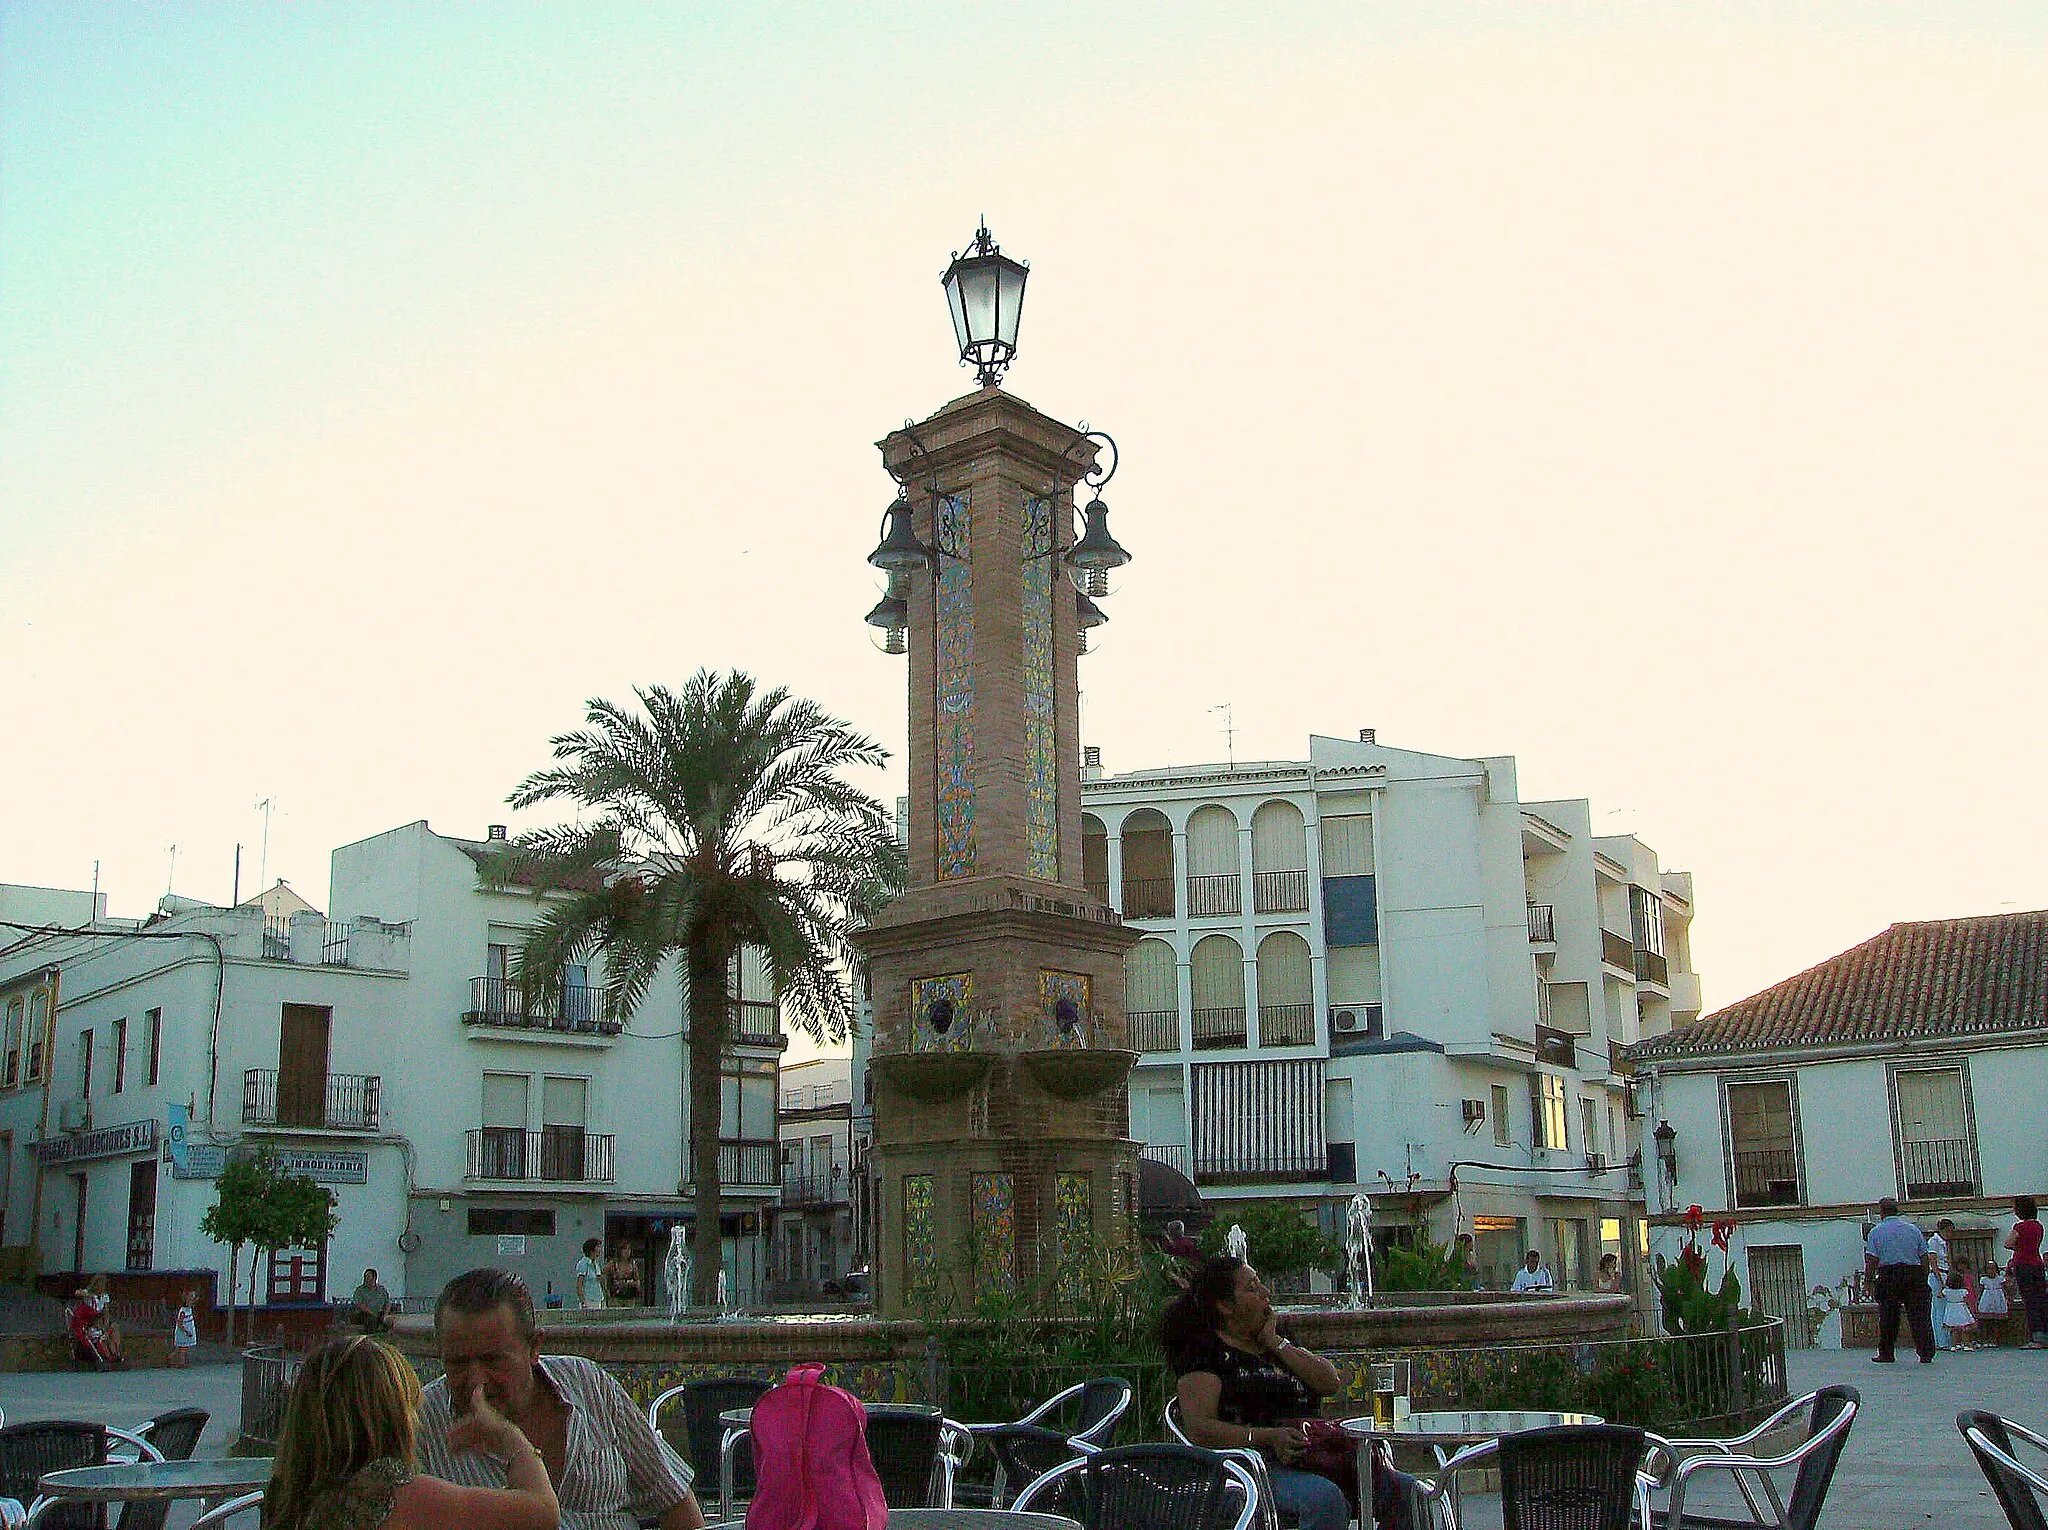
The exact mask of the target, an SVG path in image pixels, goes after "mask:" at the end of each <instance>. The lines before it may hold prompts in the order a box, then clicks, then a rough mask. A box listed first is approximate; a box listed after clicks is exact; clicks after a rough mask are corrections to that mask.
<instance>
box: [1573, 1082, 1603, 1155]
mask: <svg viewBox="0 0 2048 1530" xmlns="http://www.w3.org/2000/svg"><path fill="white" fill-rule="evenodd" d="M1579 1144H1580V1146H1582V1147H1584V1148H1585V1150H1586V1156H1587V1157H1588V1158H1603V1157H1605V1156H1606V1154H1605V1152H1604V1151H1603V1150H1602V1148H1601V1146H1600V1102H1599V1101H1598V1100H1591V1099H1587V1098H1586V1097H1585V1096H1583V1095H1582V1096H1580V1098H1579Z"/></svg>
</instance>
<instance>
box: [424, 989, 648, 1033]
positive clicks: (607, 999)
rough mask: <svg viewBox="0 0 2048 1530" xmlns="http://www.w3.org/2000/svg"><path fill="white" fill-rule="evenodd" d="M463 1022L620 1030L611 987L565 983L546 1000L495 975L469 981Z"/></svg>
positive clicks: (515, 1027) (508, 1026) (563, 1029)
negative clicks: (466, 1007)
mask: <svg viewBox="0 0 2048 1530" xmlns="http://www.w3.org/2000/svg"><path fill="white" fill-rule="evenodd" d="M462 1023H463V1024H464V1025H488V1026H495V1027H500V1028H504V1029H508V1030H517V1031H554V1032H557V1033H564V1032H566V1033H568V1034H571V1035H577V1036H616V1035H618V1034H619V1029H620V1026H619V1019H618V1013H617V1007H616V1006H615V1005H614V1004H613V1003H612V999H611V990H609V989H606V988H593V987H590V986H587V985H585V984H581V983H572V984H565V985H564V986H563V987H562V988H560V989H558V990H556V992H555V993H554V994H553V995H551V996H550V997H549V998H548V999H545V1000H544V999H542V998H541V996H539V995H538V994H529V993H527V992H526V991H525V990H524V989H523V988H521V987H520V986H519V985H518V984H517V983H515V982H513V981H512V980H511V979H510V978H494V977H480V978H471V979H470V980H469V1008H468V1010H467V1011H465V1012H464V1014H463V1016H462Z"/></svg>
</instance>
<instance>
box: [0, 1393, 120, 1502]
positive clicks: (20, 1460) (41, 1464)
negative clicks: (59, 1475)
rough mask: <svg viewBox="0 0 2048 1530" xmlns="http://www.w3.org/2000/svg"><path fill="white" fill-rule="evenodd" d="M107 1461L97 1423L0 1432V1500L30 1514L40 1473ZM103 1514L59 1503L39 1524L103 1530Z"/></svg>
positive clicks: (47, 1423)
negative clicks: (7, 1500)
mask: <svg viewBox="0 0 2048 1530" xmlns="http://www.w3.org/2000/svg"><path fill="white" fill-rule="evenodd" d="M106 1459H107V1430H106V1426H105V1425H102V1424H85V1423H78V1422H75V1421H73V1420H70V1419H45V1420H42V1421H40V1422H37V1423H33V1424H9V1425H7V1426H6V1427H5V1428H0V1498H12V1499H15V1500H17V1501H18V1502H20V1503H22V1504H23V1505H26V1506H27V1507H28V1508H29V1510H30V1511H31V1512H33V1510H34V1506H35V1503H36V1501H37V1499H38V1498H39V1497H40V1496H41V1495H40V1494H39V1492H38V1491H37V1488H36V1479H37V1478H39V1477H41V1476H42V1475H43V1473H45V1472H61V1471H67V1470H69V1469H71V1468H72V1467H77V1466H101V1465H104V1464H105V1462H106ZM106 1523H107V1516H106V1510H105V1509H104V1507H102V1506H101V1505H99V1504H86V1503H72V1504H63V1505H60V1506H59V1507H57V1508H54V1509H51V1510H49V1511H48V1512H46V1513H45V1514H44V1515H43V1517H42V1519H41V1520H40V1521H39V1524H41V1525H42V1526H45V1527H47V1530H106Z"/></svg>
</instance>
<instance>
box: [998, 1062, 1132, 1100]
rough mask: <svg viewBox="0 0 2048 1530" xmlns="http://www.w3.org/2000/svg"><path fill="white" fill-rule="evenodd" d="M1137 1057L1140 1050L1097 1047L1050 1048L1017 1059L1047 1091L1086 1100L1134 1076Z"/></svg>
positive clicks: (1059, 1096) (1058, 1096) (1032, 1079)
mask: <svg viewBox="0 0 2048 1530" xmlns="http://www.w3.org/2000/svg"><path fill="white" fill-rule="evenodd" d="M1137 1060H1138V1054H1137V1053H1136V1052H1107V1051H1096V1050H1093V1049H1090V1050H1086V1051H1079V1050H1077V1051H1062V1050H1057V1049H1048V1050H1045V1051H1036V1052H1019V1053H1018V1054H1017V1061H1018V1062H1020V1063H1021V1064H1023V1066H1024V1071H1025V1072H1026V1073H1028V1074H1030V1075H1031V1081H1032V1082H1033V1083H1035V1084H1036V1085H1038V1087H1039V1088H1041V1089H1043V1090H1044V1091H1045V1092H1046V1093H1047V1094H1049V1095H1052V1096H1054V1097H1055V1098H1058V1099H1062V1100H1085V1099H1087V1098H1088V1097H1089V1096H1090V1095H1097V1094H1100V1093H1102V1091H1103V1090H1105V1089H1111V1088H1114V1087H1115V1086H1116V1085H1118V1084H1120V1083H1122V1082H1123V1081H1124V1080H1125V1079H1126V1078H1127V1077H1129V1076H1130V1071H1131V1065H1132V1064H1133V1063H1135V1062H1136V1061H1137Z"/></svg>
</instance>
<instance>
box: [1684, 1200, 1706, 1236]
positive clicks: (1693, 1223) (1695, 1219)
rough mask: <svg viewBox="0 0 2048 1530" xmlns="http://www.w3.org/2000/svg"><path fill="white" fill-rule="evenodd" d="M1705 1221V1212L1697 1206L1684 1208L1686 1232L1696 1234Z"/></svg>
mask: <svg viewBox="0 0 2048 1530" xmlns="http://www.w3.org/2000/svg"><path fill="white" fill-rule="evenodd" d="M1706 1219H1707V1214H1706V1212H1705V1211H1703V1210H1701V1209H1700V1208H1699V1207H1698V1206H1688V1207H1686V1208H1685V1228H1686V1231H1687V1232H1698V1231H1699V1230H1700V1224H1701V1223H1703V1222H1705V1221H1706Z"/></svg>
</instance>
